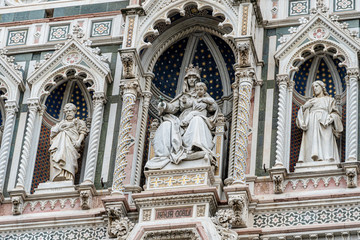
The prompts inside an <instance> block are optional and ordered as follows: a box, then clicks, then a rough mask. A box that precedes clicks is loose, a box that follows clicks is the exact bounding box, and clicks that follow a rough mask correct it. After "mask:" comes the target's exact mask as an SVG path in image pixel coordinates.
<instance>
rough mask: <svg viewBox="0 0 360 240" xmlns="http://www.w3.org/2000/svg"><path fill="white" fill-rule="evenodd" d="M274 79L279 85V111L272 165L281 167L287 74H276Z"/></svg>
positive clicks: (284, 135) (284, 130)
mask: <svg viewBox="0 0 360 240" xmlns="http://www.w3.org/2000/svg"><path fill="white" fill-rule="evenodd" d="M276 80H277V82H278V85H279V111H278V123H277V136H276V158H275V165H274V167H279V168H283V167H284V163H283V161H284V160H285V159H284V157H285V148H284V146H285V138H286V104H287V103H286V99H287V97H286V92H287V85H288V80H289V76H288V75H277V76H276Z"/></svg>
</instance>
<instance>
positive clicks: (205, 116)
mask: <svg viewBox="0 0 360 240" xmlns="http://www.w3.org/2000/svg"><path fill="white" fill-rule="evenodd" d="M200 71H201V68H199V67H194V66H193V65H192V64H191V65H190V66H189V67H188V68H186V75H185V77H184V87H183V92H182V93H181V94H179V95H178V96H176V97H175V98H174V99H173V100H172V101H171V102H160V103H159V105H158V109H159V114H160V116H161V119H162V123H161V124H160V126H159V128H158V129H157V130H156V132H155V137H154V140H153V147H154V152H155V157H153V158H152V159H150V160H149V161H148V162H147V163H146V165H145V168H147V169H162V168H163V167H165V166H166V165H167V164H168V163H173V164H179V163H180V162H181V161H183V160H197V159H204V160H208V161H209V162H210V163H212V164H213V165H215V164H216V160H215V156H214V154H213V152H212V149H213V147H214V142H213V135H212V130H214V128H215V123H216V119H217V116H218V114H219V107H218V105H217V103H216V101H215V100H214V99H213V98H212V97H211V96H210V95H209V94H208V93H207V92H206V91H207V87H206V85H205V83H202V82H200Z"/></svg>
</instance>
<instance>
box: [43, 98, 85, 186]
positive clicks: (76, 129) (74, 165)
mask: <svg viewBox="0 0 360 240" xmlns="http://www.w3.org/2000/svg"><path fill="white" fill-rule="evenodd" d="M64 113H65V119H64V120H62V121H61V122H59V123H57V124H56V125H55V126H53V127H52V128H51V133H50V143H51V146H50V149H49V151H50V181H52V182H55V181H66V180H70V181H74V178H75V174H76V173H77V172H78V159H79V158H80V153H79V150H80V147H81V144H82V142H83V141H84V139H85V136H86V135H87V133H88V132H89V129H88V128H87V127H86V124H85V122H84V121H83V120H80V119H78V118H75V115H76V106H75V105H74V104H72V103H67V104H66V105H65V107H64Z"/></svg>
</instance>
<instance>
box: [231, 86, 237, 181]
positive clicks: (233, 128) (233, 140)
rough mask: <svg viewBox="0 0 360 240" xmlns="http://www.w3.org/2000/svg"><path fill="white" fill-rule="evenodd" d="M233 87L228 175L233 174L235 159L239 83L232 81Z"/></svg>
mask: <svg viewBox="0 0 360 240" xmlns="http://www.w3.org/2000/svg"><path fill="white" fill-rule="evenodd" d="M231 87H232V89H233V108H232V119H231V133H230V141H231V142H230V150H229V170H228V176H229V177H231V176H233V175H234V159H235V144H236V123H237V112H238V101H239V84H238V83H237V82H234V83H233V84H232V86H231Z"/></svg>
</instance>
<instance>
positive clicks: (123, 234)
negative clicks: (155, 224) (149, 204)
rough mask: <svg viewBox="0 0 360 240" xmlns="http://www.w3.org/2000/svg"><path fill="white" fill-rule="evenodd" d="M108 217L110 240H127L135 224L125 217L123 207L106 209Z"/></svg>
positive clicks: (114, 206)
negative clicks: (114, 239)
mask: <svg viewBox="0 0 360 240" xmlns="http://www.w3.org/2000/svg"><path fill="white" fill-rule="evenodd" d="M106 213H107V215H108V218H109V220H108V234H109V237H110V238H117V239H118V240H126V239H127V237H128V236H129V234H130V233H131V231H132V229H133V228H134V225H135V224H134V223H133V222H132V221H130V219H129V218H128V217H126V216H125V211H124V209H123V207H121V206H120V207H119V206H116V205H113V206H109V207H107V208H106Z"/></svg>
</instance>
